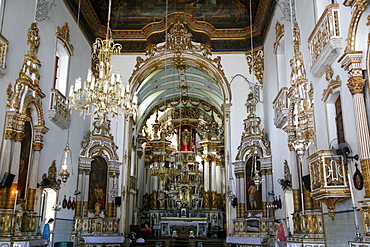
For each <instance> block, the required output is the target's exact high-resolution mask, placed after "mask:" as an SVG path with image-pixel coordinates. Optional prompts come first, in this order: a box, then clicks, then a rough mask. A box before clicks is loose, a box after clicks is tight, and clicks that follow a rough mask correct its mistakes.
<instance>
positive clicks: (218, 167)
mask: <svg viewBox="0 0 370 247" xmlns="http://www.w3.org/2000/svg"><path fill="white" fill-rule="evenodd" d="M215 178H216V192H217V194H221V187H222V182H223V181H222V178H221V160H220V159H217V161H216V176H215Z"/></svg>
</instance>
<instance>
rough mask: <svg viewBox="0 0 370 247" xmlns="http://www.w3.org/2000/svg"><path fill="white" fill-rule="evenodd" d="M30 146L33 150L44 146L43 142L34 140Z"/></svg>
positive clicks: (38, 149) (39, 149)
mask: <svg viewBox="0 0 370 247" xmlns="http://www.w3.org/2000/svg"><path fill="white" fill-rule="evenodd" d="M32 147H33V150H34V151H41V149H42V148H43V147H44V144H42V143H40V142H34V143H32Z"/></svg>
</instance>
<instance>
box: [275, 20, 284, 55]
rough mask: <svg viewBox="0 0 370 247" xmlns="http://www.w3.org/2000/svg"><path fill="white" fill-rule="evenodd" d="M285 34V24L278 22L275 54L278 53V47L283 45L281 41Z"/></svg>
mask: <svg viewBox="0 0 370 247" xmlns="http://www.w3.org/2000/svg"><path fill="white" fill-rule="evenodd" d="M284 33H285V28H284V24H281V23H280V22H278V21H277V22H276V25H275V35H276V37H275V43H274V53H275V54H276V53H277V50H278V47H279V46H280V44H281V40H282V39H283V37H284Z"/></svg>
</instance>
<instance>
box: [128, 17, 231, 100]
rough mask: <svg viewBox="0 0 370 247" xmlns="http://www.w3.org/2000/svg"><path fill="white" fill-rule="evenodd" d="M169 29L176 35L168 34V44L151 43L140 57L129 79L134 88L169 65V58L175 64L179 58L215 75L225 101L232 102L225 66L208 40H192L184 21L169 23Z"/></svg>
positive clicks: (131, 86) (134, 89)
mask: <svg viewBox="0 0 370 247" xmlns="http://www.w3.org/2000/svg"><path fill="white" fill-rule="evenodd" d="M169 33H172V34H173V35H172V36H169V37H168V40H167V43H166V44H162V45H155V44H149V45H148V48H147V52H146V55H147V58H146V59H143V58H138V59H137V63H136V65H135V68H136V69H135V70H134V72H133V74H132V75H131V77H130V79H129V83H128V84H129V85H130V89H131V91H137V90H138V89H139V88H140V86H141V83H142V82H143V81H145V79H146V78H147V77H148V76H150V74H152V73H154V72H155V71H156V70H158V69H160V68H164V67H165V66H166V65H168V60H170V62H171V63H172V64H176V62H177V61H178V59H184V60H185V61H186V65H188V66H193V67H195V68H199V69H200V70H202V71H203V72H204V73H206V74H208V75H209V76H210V77H211V78H214V80H215V82H217V83H218V86H219V87H220V89H221V91H222V93H223V96H224V99H223V100H224V103H225V104H227V103H229V102H231V89H230V85H229V83H228V80H227V78H226V76H225V73H224V71H223V69H222V65H221V57H220V56H218V57H215V58H212V57H211V56H212V54H211V48H210V46H209V45H208V44H201V43H198V44H196V43H194V42H191V33H190V32H189V31H188V29H187V28H186V27H185V26H184V23H182V22H176V23H174V24H173V25H172V26H171V27H169ZM178 41H180V42H178Z"/></svg>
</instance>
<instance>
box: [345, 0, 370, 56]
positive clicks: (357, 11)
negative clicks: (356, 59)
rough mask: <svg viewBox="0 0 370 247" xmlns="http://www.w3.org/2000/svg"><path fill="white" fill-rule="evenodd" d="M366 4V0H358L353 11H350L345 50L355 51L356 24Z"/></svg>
mask: <svg viewBox="0 0 370 247" xmlns="http://www.w3.org/2000/svg"><path fill="white" fill-rule="evenodd" d="M367 6H368V1H365V0H358V1H356V3H355V6H354V9H353V12H352V17H351V22H350V25H349V28H348V37H347V39H346V40H347V46H346V49H345V52H346V53H347V52H350V51H356V38H357V36H356V35H357V30H358V24H359V22H360V19H361V16H362V14H363V12H364V11H365V9H366V8H367Z"/></svg>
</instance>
